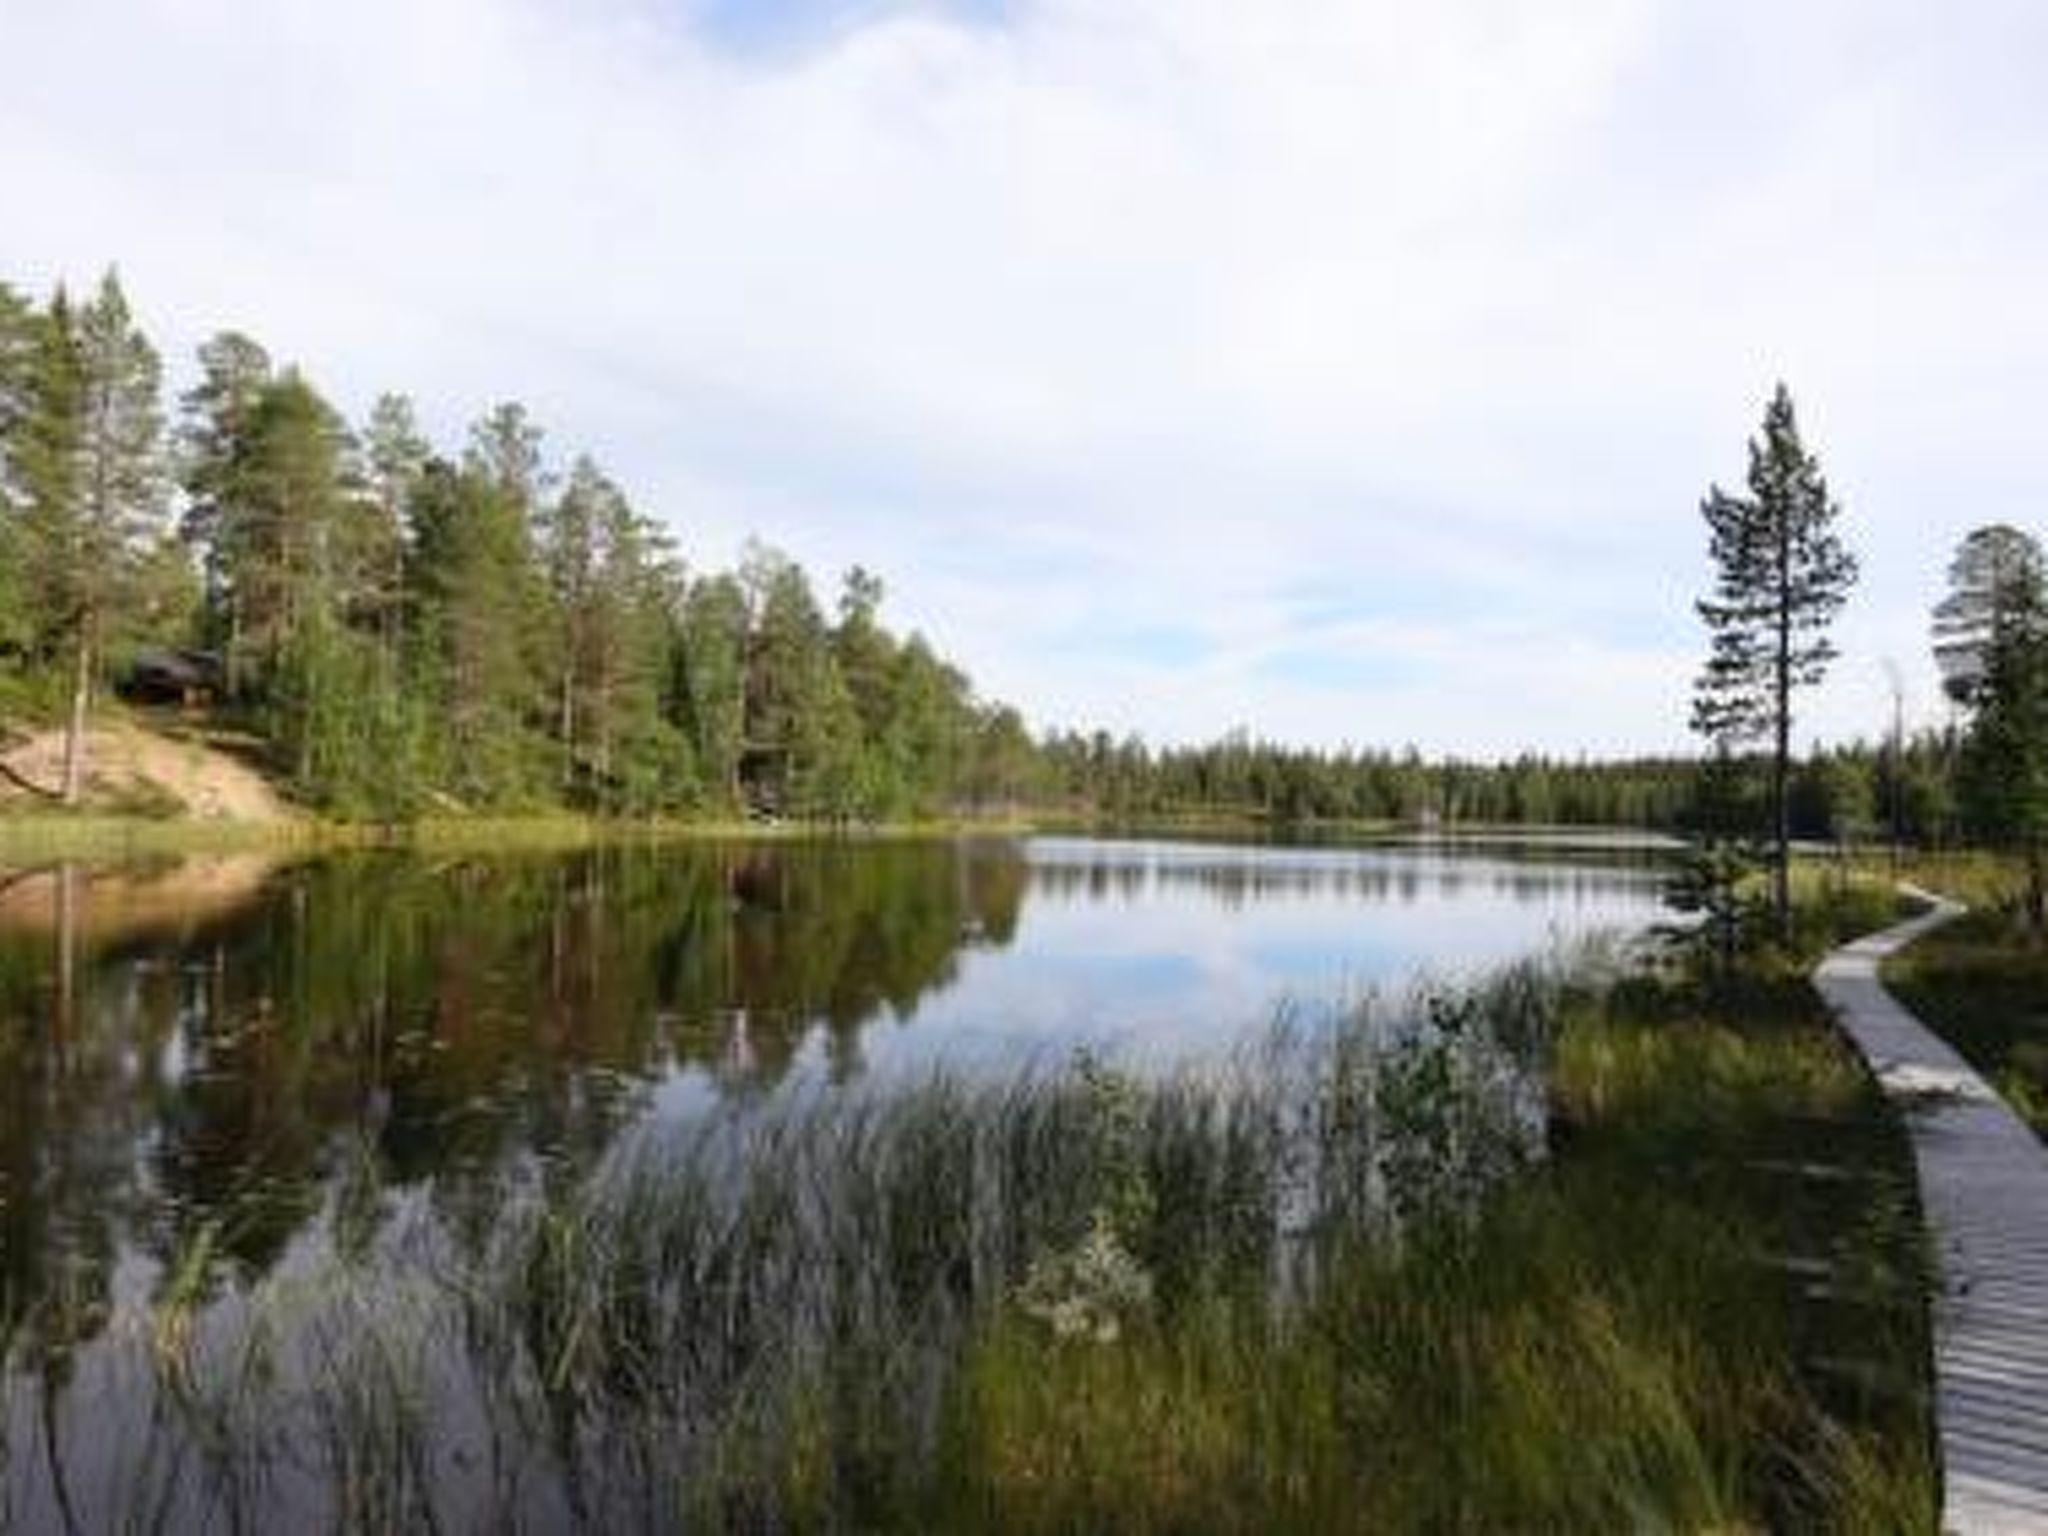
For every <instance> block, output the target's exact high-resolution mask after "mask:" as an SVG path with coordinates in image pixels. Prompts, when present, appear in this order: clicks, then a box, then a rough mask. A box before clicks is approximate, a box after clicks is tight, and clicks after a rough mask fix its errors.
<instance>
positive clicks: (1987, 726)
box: [1960, 563, 2048, 929]
mask: <svg viewBox="0 0 2048 1536" xmlns="http://www.w3.org/2000/svg"><path fill="white" fill-rule="evenodd" d="M1975 698H1976V701H1977V713H1976V718H1975V719H1974V720H1973V721H1972V722H1971V726H1970V733H1969V736H1968V738H1967V739H1966V741H1965V744H1964V752H1963V769H1962V773H1961V775H1960V784H1961V790H1962V802H1963V805H1964V808H1965V812H1966V815H1967V816H1968V819H1969V821H1970V823H1971V824H1972V826H1973V827H1974V829H1975V830H1976V831H1977V833H1978V835H1979V836H1981V837H1982V838H1983V839H1984V840H1985V841H1986V842H1987V843H1989V844H1990V845H1992V846H1994V847H1999V848H2006V849H2010V850H2012V851H2014V852H2016V853H2017V854H2018V855H2019V856H2020V858H2021V859H2022V860H2023V862H2024V864H2025V866H2026V870H2027V911H2028V915H2029V917H2030V918H2031V920H2032V922H2033V924H2034V926H2035V927H2036V928H2037V929H2039V928H2042V927H2044V926H2048V595H2044V592H2043V585H2042V573H2041V568H2040V566H2039V564H2038V563H2036V564H2033V565H2031V566H2025V567H2023V568H2022V569H2021V570H2020V571H2018V572H2017V573H2015V574H2014V575H2013V576H2012V578H2011V580H2010V581H2009V582H2008V584H2007V586H2006V587H2005V589H2004V590H2003V591H2002V592H2001V594H2000V603H1999V609H1998V615H1997V627H1996V629H1995V630H1994V632H1993V633H1992V635H1991V637H1990V640H1989V642H1988V645H1987V648H1986V654H1985V657H1984V666H1983V676H1982V680H1981V683H1980V685H1979V687H1978V689H1977V691H1976V694H1975Z"/></svg>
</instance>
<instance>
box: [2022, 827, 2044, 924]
mask: <svg viewBox="0 0 2048 1536" xmlns="http://www.w3.org/2000/svg"><path fill="white" fill-rule="evenodd" d="M2027 919H2028V922H2029V923H2030V924H2031V926H2032V927H2033V930H2034V936H2035V937H2036V938H2039V937H2040V936H2041V934H2042V932H2043V931H2044V929H2048V848H2044V847H2043V845H2042V842H2041V839H2040V838H2039V837H2031V838H2029V839H2027Z"/></svg>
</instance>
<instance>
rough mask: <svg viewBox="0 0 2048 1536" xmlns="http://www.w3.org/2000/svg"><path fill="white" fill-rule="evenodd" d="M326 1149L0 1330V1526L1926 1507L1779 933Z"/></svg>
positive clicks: (1873, 1222) (1536, 1525)
mask: <svg viewBox="0 0 2048 1536" xmlns="http://www.w3.org/2000/svg"><path fill="white" fill-rule="evenodd" d="M1889 906H1890V903H1889V901H1888V899H1887V898H1885V897H1883V896H1882V895H1881V894H1876V893H1870V892H1865V891H1861V890H1855V891H1850V892H1847V893H1843V894H1839V895H1837V896H1835V897H1833V898H1831V899H1829V900H1828V901H1826V902H1824V903H1823V902H1817V903H1816V904H1815V905H1814V906H1812V907H1811V908H1809V909H1808V916H1807V920H1806V922H1805V923H1804V925H1803V929H1802V931H1803V932H1804V933H1805V934H1806V936H1807V938H1808V939H1809V941H1810V942H1811V943H1814V944H1818V943H1820V942H1822V941H1824V940H1825V939H1826V938H1828V937H1830V936H1832V935H1834V934H1836V933H1839V932H1841V931H1844V930H1847V929H1851V928H1857V927H1863V926H1875V925H1876V924H1877V923H1878V922H1881V921H1883V920H1884V919H1885V918H1886V917H1887V916H1888V915H1889ZM337 1155H338V1156H341V1157H342V1158H343V1166H344V1168H345V1169H346V1176H345V1177H342V1178H340V1179H338V1180H337V1181H336V1183H335V1185H334V1187H333V1191H332V1193H331V1195H330V1197H329V1205H328V1208H327V1210H326V1211H325V1213H324V1216H323V1218H322V1222H321V1230H322V1231H323V1233H324V1234H325V1242H324V1245H323V1246H322V1249H321V1251H319V1252H317V1253H312V1252H309V1253H308V1254H307V1255H306V1256H304V1258H303V1259H302V1260H300V1261H295V1262H294V1263H292V1264H290V1265H288V1266H285V1268H284V1269H282V1270H280V1271H279V1272H276V1273H274V1274H273V1275H272V1276H271V1277H269V1278H267V1279H265V1280H263V1281H262V1282H260V1283H258V1284H256V1285H255V1286H253V1287H251V1288H246V1289H245V1288H243V1287H242V1286H241V1285H240V1284H239V1282H238V1281H237V1280H236V1277H235V1275H234V1273H233V1271H232V1269H231V1268H229V1267H227V1266H224V1265H223V1264H222V1263H221V1262H220V1261H219V1260H218V1258H217V1257H216V1254H217V1252H218V1247H219V1242H218V1238H219V1234H218V1233H216V1232H213V1231H211V1230H210V1229H208V1228H204V1227H202V1228H201V1229H200V1230H199V1231H198V1232H197V1233H196V1235H193V1236H192V1237H190V1238H188V1239H187V1240H186V1241H185V1243H184V1245H183V1246H182V1248H181V1249H179V1250H178V1251H176V1252H173V1253H170V1254H168V1255H167V1256H166V1258H165V1260H164V1262H163V1265H162V1267H161V1270H160V1272H158V1273H157V1274H156V1275H155V1276H154V1278H153V1279H152V1280H150V1281H149V1283H148V1284H147V1285H146V1286H145V1287H144V1288H143V1290H142V1292H139V1293H138V1294H137V1295H136V1296H134V1297H132V1298H129V1299H127V1300H124V1301H122V1302H120V1303H119V1304H118V1305H117V1308H116V1314H115V1316H114V1317H113V1318H112V1319H111V1320H109V1319H106V1318H103V1317H93V1316H88V1315H85V1314H83V1313H77V1314H74V1313H72V1312H70V1311H68V1310H67V1306H68V1304H67V1303H66V1302H65V1301H64V1300H62V1299H61V1298H62V1292H61V1291H59V1292H57V1293H55V1294H56V1295H57V1297H58V1298H59V1299H57V1300H53V1301H52V1302H50V1303H49V1304H48V1305H47V1306H46V1307H45V1308H44V1309H42V1310H41V1311H40V1312H38V1313H36V1314H32V1315H29V1316H26V1317H18V1316H16V1315H15V1314H13V1313H12V1312H8V1313H5V1314H0V1315H5V1316H7V1317H8V1318H10V1319H11V1322H10V1326H11V1327H12V1328H13V1329H14V1330H15V1332H14V1336H13V1337H12V1338H11V1339H9V1340H7V1341H6V1348H7V1352H8V1359H9V1362H10V1365H11V1367H12V1370H11V1372H10V1374H9V1377H8V1389H7V1396H6V1400H5V1405H4V1406H5V1413H6V1424H7V1427H8V1434H7V1443H8V1446H9V1448H10V1451H11V1452H12V1453H13V1454H11V1455H10V1456H9V1457H8V1458H7V1459H6V1461H5V1463H4V1464H0V1485H4V1486H0V1493H4V1495H5V1498H4V1504H0V1507H4V1508H6V1509H8V1510H10V1511H12V1512H14V1513H16V1514H17V1515H19V1516H20V1517H21V1518H22V1519H24V1520H25V1521H27V1522H28V1523H30V1524H33V1523H34V1522H35V1520H36V1519H37V1518H38V1517H39V1516H41V1515H49V1514H51V1513H52V1512H53V1511H54V1510H55V1508H56V1507H57V1505H58V1504H59V1503H64V1504H68V1505H70V1506H71V1507H72V1509H73V1510H74V1511H75V1513H76V1514H77V1517H78V1518H79V1519H80V1520H81V1521H82V1522H83V1523H84V1524H86V1525H87V1526H96V1527H105V1526H114V1525H119V1524H121V1523H122V1522H123V1520H125V1519H128V1518H131V1517H132V1518H135V1519H137V1520H140V1521H142V1523H149V1522H150V1521H151V1520H153V1519H156V1518H159V1517H163V1518H168V1519H170V1520H171V1521H172V1523H179V1522H183V1523H187V1524H203V1523H206V1522H208V1521H212V1522H215V1523H222V1524H229V1523H233V1522H235V1521H237V1520H239V1521H241V1522H243V1523H251V1524H256V1525H261V1524H264V1523H266V1522H269V1523H275V1522H276V1519H277V1518H279V1517H280V1516H281V1515H283V1514H284V1513H286V1512H289V1514H290V1516H291V1523H292V1524H293V1525H294V1526H295V1527H296V1528H318V1527H320V1526H323V1525H329V1524H332V1525H339V1526H346V1527H350V1528H364V1527H371V1528H385V1527H397V1526H405V1527H412V1526H427V1525H431V1524H434V1523H441V1524H448V1525H454V1526H457V1527H464V1526H468V1525H472V1524H500V1525H516V1524H521V1523H524V1524H531V1525H539V1526H548V1527H559V1526H578V1525H580V1526H583V1527H586V1528H591V1529H615V1528H621V1527H630V1528H638V1527H644V1526H657V1527H665V1528H701V1529H741V1530H748V1529H752V1530H779V1529H873V1528H893V1529H918V1530H927V1529H949V1530H950V1529H1009V1530H1022V1531H1035V1530H1046V1531H1055V1530H1080V1529H1118V1530H1137V1531H1145V1530H1162V1531H1163V1530H1261V1531H1263V1530H1273V1529H1299V1530H1323V1529H1387V1530H1447V1531H1489V1532H1490V1531H1513V1530H1529V1531H1546V1532H1547V1531H1558V1530H1611V1529H1632V1528H1650V1529H1676V1530H1708V1529H1749V1528H1799V1529H1824V1530H1825V1529H1835V1530H1844V1531H1850V1530H1854V1531H1865V1530H1873V1529H1902V1530H1912V1529H1926V1528H1930V1526H1931V1507H1932V1491H1931V1490H1932V1483H1933V1478H1932V1474H1931V1470H1930V1468H1929V1465H1928V1458H1927V1425H1926V1418H1925V1410H1924V1355H1925V1340H1924V1336H1923V1326H1924V1317H1923V1310H1922V1306H1921V1295H1922V1291H1921V1285H1922V1278H1923V1277H1922V1266H1921V1253H1920V1245H1919V1240H1918V1237H1917V1223H1916V1220H1915V1213H1914V1208H1913V1202H1912V1197H1911V1184H1910V1181H1909V1175H1908V1172H1907V1166H1906V1163H1905V1159H1904V1155H1903V1150H1902V1147H1901V1144H1900V1141H1899V1138H1898V1135H1897V1132H1896V1129H1895V1127H1894V1126H1893V1125H1892V1124H1891V1122H1890V1121H1889V1120H1888V1118H1887V1117H1886V1115H1885V1113H1884V1111H1883V1109H1882V1107H1881V1105H1880V1104H1879V1102H1878V1101H1877V1099H1876V1096H1875V1094H1874V1092H1873V1090H1872V1089H1871V1087H1870V1085H1869V1083H1868V1080H1867V1079H1866V1077H1865V1076H1864V1074H1863V1073H1862V1072H1861V1070H1860V1069H1859V1068H1858V1066H1857V1064H1856V1062H1855V1061H1854V1059H1853V1058H1852V1057H1851V1056H1849V1055H1848V1053H1847V1052H1846V1050H1845V1049H1844V1048H1843V1047H1842V1046H1841V1045H1840V1043H1839V1042H1838V1041H1837V1040H1836V1038H1835V1036H1834V1035H1833V1034H1832V1032H1831V1031H1830V1030H1829V1029H1828V1028H1827V1026H1826V1024H1825V1022H1824V1020H1823V1018H1822V1017H1821V1014H1820V1011H1819V1007H1818V1004H1817V1002H1816V1001H1815V999H1814V998H1813V996H1812V994H1811V992H1810V991H1809V990H1808V989H1807V988H1806V987H1805V985H1804V983H1803V981H1802V980H1801V963H1799V962H1786V963H1782V964H1759V965H1757V966H1755V967H1752V968H1751V969H1750V970H1749V971H1747V972H1746V973H1744V974H1743V975H1742V976H1740V977H1738V978H1735V979H1733V980H1731V981H1728V982H1726V983H1723V984H1721V985H1719V986H1716V987H1713V988H1708V987H1706V986H1704V985H1703V984H1701V983H1699V982H1697V981H1695V980H1693V979H1690V978H1688V977H1686V976H1683V975H1679V974H1675V973H1671V972H1654V971H1648V970H1638V969H1633V968H1631V969H1628V970H1625V971H1623V972H1620V973H1617V972H1616V971H1614V970H1613V969H1612V967H1611V966H1609V965H1608V964H1606V963H1604V962H1602V961H1600V960H1599V959H1598V957H1582V958H1581V959H1580V960H1579V961H1576V962H1574V963H1572V964H1570V965H1565V964H1562V963H1560V964H1554V965H1550V966H1547V967H1531V968H1524V969H1522V970H1519V971H1516V972H1514V973H1511V974H1509V975H1507V976H1505V977H1504V978H1502V979H1501V980H1499V981H1498V982H1496V983H1494V984H1493V985H1490V986H1488V987H1485V988H1481V989H1479V990H1476V991H1472V992H1467V993H1455V994H1438V995H1436V996H1434V997H1427V998H1417V999H1414V1000H1412V1001H1410V1002H1407V1003H1387V1004H1383V1005H1382V1006H1379V1007H1377V1008H1374V1009H1365V1010H1360V1011H1358V1012H1356V1013H1354V1014H1351V1015H1349V1016H1347V1017H1346V1018H1344V1019H1342V1020H1340V1021H1333V1022H1332V1023H1331V1024H1330V1026H1329V1027H1327V1028H1308V1027H1306V1026H1302V1027H1296V1028H1294V1029H1292V1030H1283V1031H1278V1032H1276V1033H1275V1034H1274V1035H1273V1036H1272V1037H1271V1038H1269V1039H1267V1040H1265V1041H1264V1042H1262V1043H1261V1044H1260V1045H1258V1046H1257V1047H1256V1048H1251V1049H1247V1050H1246V1051H1244V1052H1242V1053H1240V1054H1238V1055H1237V1056H1235V1057H1233V1058H1231V1059H1230V1060H1228V1061H1226V1062H1223V1063H1210V1064H1207V1065H1202V1066H1196V1067H1190V1068H1188V1069H1186V1070H1183V1071H1179V1072H1170V1073H1166V1074H1164V1075H1153V1074H1146V1075H1138V1074H1133V1073H1130V1072H1126V1071H1123V1070H1119V1069H1117V1068H1116V1067H1115V1066H1114V1065H1112V1064H1109V1063H1105V1062H1102V1061H1100V1060H1095V1059H1087V1058H1083V1059H1078V1060H1075V1061H1072V1062H1061V1063H1053V1064H1049V1065H1048V1066H1047V1067H1045V1068H1044V1069H1042V1070H1039V1071H1036V1072H1031V1073H1027V1074H1024V1075H1023V1076H1017V1077H1005V1078H1002V1079H999V1080H995V1081H987V1082H980V1081H950V1080H932V1081H926V1082H922V1083H917V1084H913V1085H910V1086H908V1087H899V1088H896V1089H893V1090H886V1089H882V1088H867V1089H860V1090H856V1091H851V1092H847V1091H828V1090H824V1089H815V1090H809V1091H804V1092H797V1093H792V1094H786V1095H781V1096H778V1097H777V1098H775V1099H774V1100H772V1101H770V1102H768V1103H765V1104H761V1103H754V1104H744V1105H738V1106H734V1107H731V1108H728V1109H725V1110H721V1111H719V1112H717V1113H716V1114H714V1115H713V1116H712V1117H711V1118H710V1119H707V1120H701V1121H696V1122H692V1123H689V1124H687V1125H683V1126H677V1127H670V1128H666V1129H657V1130H654V1131H651V1132H650V1133H649V1134H647V1135H645V1136H643V1137H641V1138H640V1139H638V1140H637V1141H635V1142H633V1143H632V1144H631V1145H630V1146H629V1147H627V1148H626V1149H624V1150H622V1151H621V1152H620V1153H619V1154H618V1155H616V1156H615V1157H613V1158H612V1159H611V1160H610V1161H609V1162H608V1163H607V1164H606V1165H605V1166H604V1167H603V1168H602V1169H600V1170H599V1171H598V1172H597V1173H596V1174H594V1175H591V1176H589V1177H582V1178H570V1177H567V1176H564V1175H561V1174H559V1173H558V1172H557V1171H555V1170H551V1169H549V1168H547V1167H545V1166H542V1167H537V1168H535V1169H533V1170H532V1176H531V1178H530V1179H528V1180H526V1181H523V1182H521V1183H519V1184H517V1185H515V1186H513V1187H510V1188H507V1187H502V1186H497V1185H489V1186H483V1187H469V1186H467V1185H465V1184H464V1183H463V1181H461V1180H450V1181H448V1182H447V1183H445V1184H444V1185H443V1186H442V1187H440V1188H438V1189H437V1190H436V1191H435V1192H434V1194H433V1197H432V1198H431V1199H430V1200H429V1199H425V1198H422V1197H421V1195H420V1192H419V1191H418V1190H404V1189H392V1188H386V1187H384V1186H383V1185H381V1184H380V1183H379V1176H378V1173H377V1165H376V1160H375V1159H374V1157H372V1156H369V1155H368V1154H367V1153H364V1154H363V1155H360V1156H355V1157H349V1156H347V1154H346V1149H343V1150H342V1151H341V1152H338V1153H337ZM88 1340H90V1342H87V1341H88ZM59 1468H61V1469H66V1471H67V1473H68V1476H66V1477H64V1478H61V1479H60V1478H59V1476H58V1475H57V1473H56V1472H55V1471H53V1470H52V1469H59ZM60 1482H61V1484H62V1488H63V1491H62V1494H61V1497H60V1494H59V1492H58V1488H59V1484H60Z"/></svg>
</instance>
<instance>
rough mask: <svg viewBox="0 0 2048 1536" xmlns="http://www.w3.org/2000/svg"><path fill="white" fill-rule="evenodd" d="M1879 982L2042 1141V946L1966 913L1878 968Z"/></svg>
mask: <svg viewBox="0 0 2048 1536" xmlns="http://www.w3.org/2000/svg"><path fill="white" fill-rule="evenodd" d="M1884 979H1885V984H1886V985H1887V986H1889V987H1890V988H1891V989H1892V991H1893V992H1894V993H1896V994H1897V996H1898V998H1899V1000H1900V1001H1901V1002H1903V1003H1904V1004H1905V1005H1906V1006H1907V1007H1908V1008H1910V1009H1912V1010H1913V1012H1914V1013H1915V1014H1917V1015H1918V1016H1919V1017H1920V1018H1921V1019H1922V1020H1923V1021H1924V1022H1925V1023H1926V1024H1927V1025H1928V1027H1930V1028H1931V1029H1933V1030H1934V1031H1935V1032H1936V1033H1938V1034H1939V1035H1941V1036H1942V1038H1944V1039H1945V1040H1947V1041H1948V1042H1949V1043H1950V1044H1951V1045H1953V1046H1954V1047H1955V1048H1956V1049H1957V1050H1958V1051H1960V1052H1961V1053H1962V1055H1963V1058H1964V1059H1965V1060H1966V1061H1968V1062H1969V1063H1970V1065H1971V1066H1973V1067H1975V1068H1976V1069H1977V1070H1978V1071H1979V1072H1981V1073H1983V1075H1984V1077H1985V1078H1986V1079H1987V1080H1988V1081H1989V1082H1990V1083H1991V1084H1992V1085H1993V1086H1994V1087H1996V1088H1997V1089H1998V1091H1999V1092H2000V1093H2001V1094H2003V1095H2004V1096H2005V1098H2006V1100H2007V1101H2008V1102H2009V1103H2010V1104H2011V1105H2012V1106H2013V1108H2014V1109H2016V1110H2018V1111H2019V1113H2020V1114H2021V1115H2022V1116H2023V1117H2025V1119H2026V1120H2027V1122H2028V1123H2029V1124H2031V1125H2032V1126H2033V1127H2034V1129H2035V1130H2036V1131H2037V1132H2038V1133H2040V1134H2041V1135H2043V1136H2048V943H2044V942H2043V941H2042V939H2041V938H2040V937H2039V936H2038V935H2034V934H2031V933H2029V932H2028V931H2027V930H2026V928H2025V926H2024V925H2023V924H2022V923H2020V922H2018V921H2016V920H2015V919H2014V918H2012V917H2011V916H2010V915H2008V914H2006V913H2004V912H2001V911H1999V910H1997V909H1996V908H1990V909H1980V910H1972V911H1971V912H1969V913H1967V914H1965V915H1964V916H1963V917H1961V918H1959V919H1957V920H1956V921H1955V922H1953V923H1950V924H1947V925H1946V926H1944V927H1941V928H1937V929H1936V930H1935V931H1934V932H1932V933H1930V934H1928V935H1926V936H1925V937H1923V938H1922V939H1920V940H1919V941H1918V942H1917V943H1915V944H1914V945H1913V946H1912V947H1911V948H1909V949H1907V950H1906V951H1905V952H1904V953H1902V954H1899V955H1896V956H1894V957H1893V958H1892V959H1891V960H1890V961H1888V962H1887V963H1886V965H1885V969H1884Z"/></svg>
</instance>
